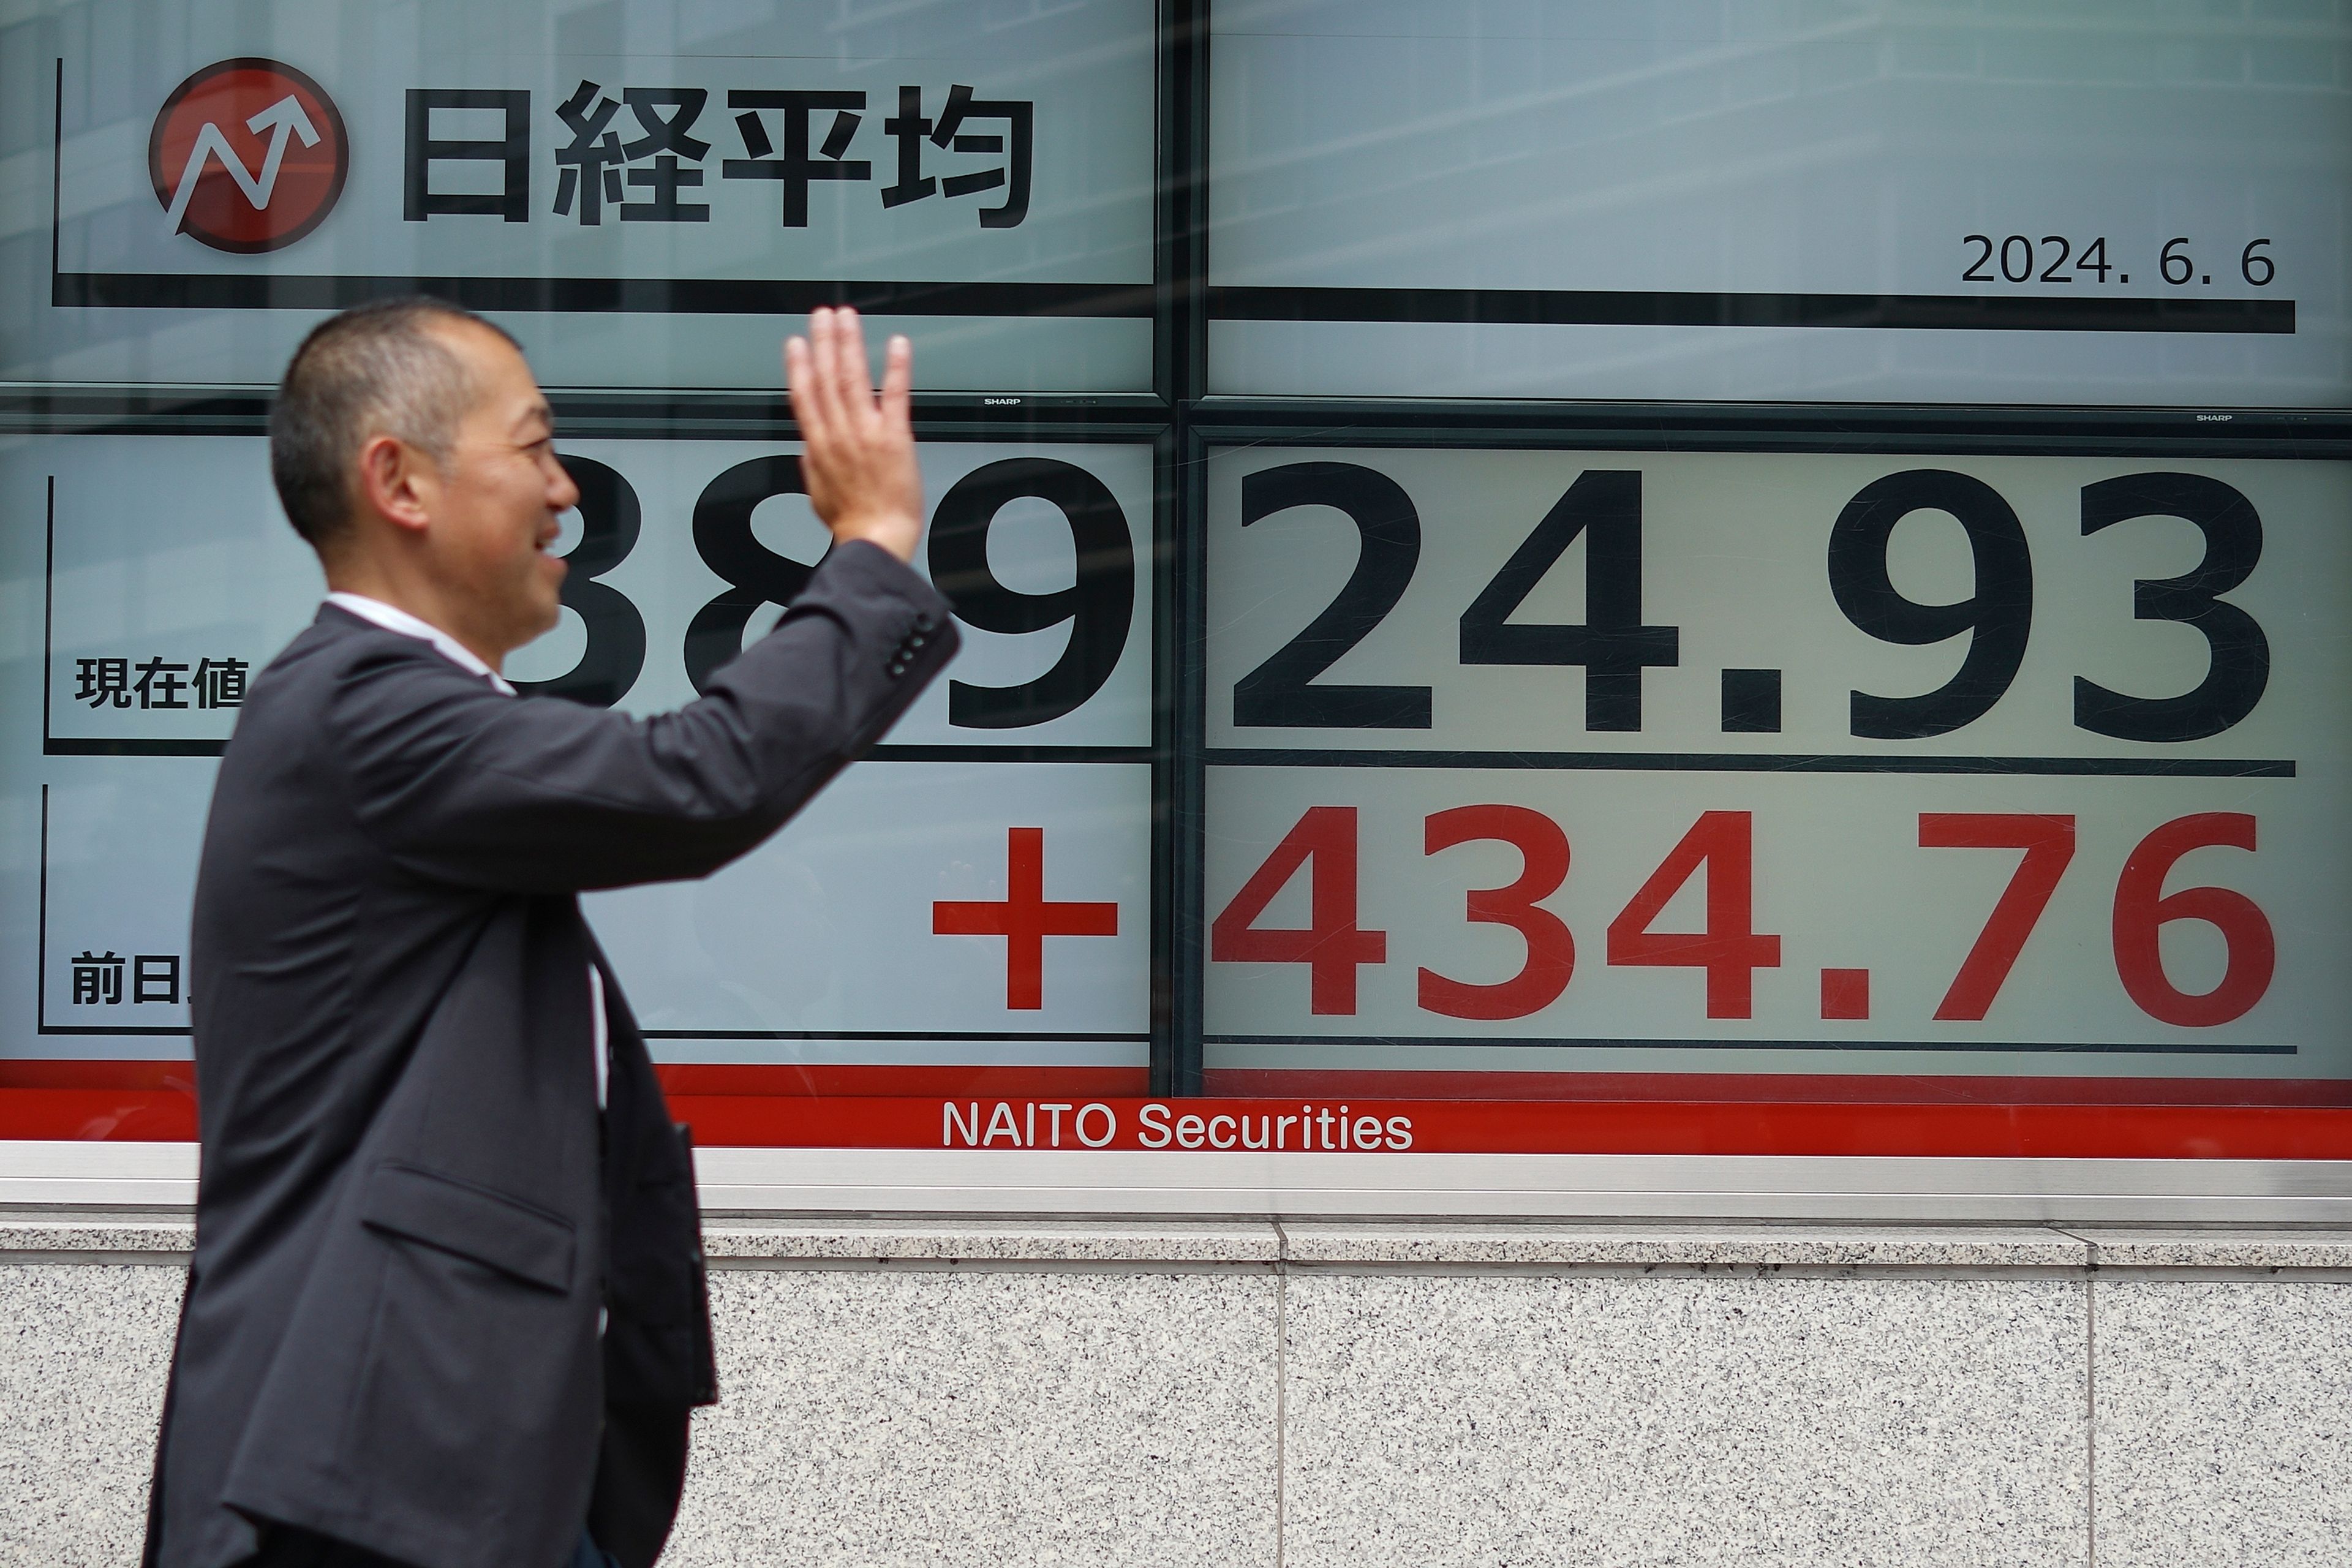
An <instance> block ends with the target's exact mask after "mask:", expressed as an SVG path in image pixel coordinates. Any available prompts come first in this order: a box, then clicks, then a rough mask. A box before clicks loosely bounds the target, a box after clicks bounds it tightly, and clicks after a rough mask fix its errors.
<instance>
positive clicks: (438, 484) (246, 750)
mask: <svg viewBox="0 0 2352 1568" xmlns="http://www.w3.org/2000/svg"><path fill="white" fill-rule="evenodd" d="M810 340H811V341H810V342H805V343H804V342H802V341H801V340H799V339H794V340H793V342H791V343H790V344H789V345H787V349H786V361H787V372H788V374H789V377H790V383H791V387H792V398H793V415H794V417H795V420H796V421H797V423H798V424H799V426H800V431H801V435H802V437H803V443H804V448H805V449H804V451H803V458H802V462H803V476H804V478H805V479H806V481H807V485H808V490H809V496H810V500H811V501H812V502H813V504H814V507H815V510H816V512H817V515H818V516H819V517H820V518H821V519H823V520H824V523H825V525H826V526H827V527H828V528H829V529H830V530H831V531H832V533H833V536H834V548H833V550H832V551H831V552H830V553H829V554H828V555H827V557H826V559H825V561H824V564H822V565H821V566H819V567H818V568H817V570H816V572H815V574H814V576H812V577H811V579H810V580H809V583H808V586H807V588H806V590H805V591H804V592H803V594H802V595H800V596H799V598H798V599H797V600H795V601H794V603H793V605H790V606H788V607H787V609H786V611H785V614H784V616H783V619H782V621H781V622H780V623H779V624H778V626H777V627H776V629H775V630H774V631H773V632H772V633H771V634H770V635H769V636H768V637H764V638H762V639H761V641H760V642H758V643H756V644H755V645H753V646H752V647H750V648H749V649H747V650H745V652H744V653H743V654H742V656H741V657H740V658H737V659H736V660H735V661H734V662H733V663H731V664H730V665H728V666H727V667H726V668H724V669H722V670H721V671H719V674H718V675H717V677H716V678H715V679H713V681H712V683H711V688H710V690H709V693H708V694H707V695H706V696H705V697H703V699H702V700H699V701H698V702H695V703H692V704H690V705H689V706H688V707H686V708H683V709H680V710H677V711H676V712H673V713H667V714H663V715H661V716H659V717H657V718H654V719H649V720H640V719H633V718H630V717H628V716H626V715H625V714H621V713H617V712H611V711H600V710H594V709H590V708H586V707H582V706H579V705H576V704H573V703H571V702H566V701H562V700H530V701H518V700H516V699H515V697H514V696H513V694H512V689H511V688H509V687H508V686H507V685H506V683H505V682H504V681H503V680H502V679H499V674H498V668H499V662H500V660H501V659H502V658H504V657H505V655H506V654H507V653H509V651H510V650H512V649H513V648H515V647H520V645H522V644H523V643H525V642H528V641H529V640H530V639H531V638H532V637H536V636H538V635H539V634H540V633H541V632H542V631H545V630H546V629H547V628H548V627H550V626H552V625H554V623H555V620H556V616H557V607H558V606H557V589H558V586H559V584H561V583H562V577H563V572H564V567H563V563H562V561H561V560H559V559H557V558H555V557H553V556H551V555H549V554H548V553H547V546H548V545H549V543H550V542H552V541H553V540H554V538H555V537H556V532H557V517H558V514H560V513H561V512H562V511H563V510H565V509H566V508H568V507H570V506H572V504H573V503H574V502H575V501H576V500H577V499H578V493H579V492H578V491H577V490H576V489H574V488H573V486H572V481H571V479H569V477H567V475H566V474H565V472H564V470H563V468H562V465H561V464H560V463H559V462H558V461H557V458H556V455H555V449H554V445H553V439H552V437H553V427H552V423H551V412H550V410H549V408H548V406H547V404H546V401H545V399H544V398H542V397H541V395H540V392H539V388H538V386H537V385H536V384H534V383H533V381H532V379H531V375H530V368H529V367H528V366H527V365H526V364H525V363H524V362H523V358H522V355H521V354H520V353H519V352H518V351H517V349H516V347H515V345H514V343H513V342H511V341H510V340H509V339H508V338H507V336H506V335H505V334H504V333H503V332H501V331H499V330H498V329H497V328H495V327H493V326H491V325H489V324H488V322H486V321H480V320H479V319H478V318H475V317H472V316H468V315H466V314H465V313H463V312H460V311H456V310H449V309H447V308H446V307H442V306H438V305H435V304H431V303H429V302H425V301H405V302H399V303H394V304H390V305H379V306H371V307H366V308H363V309H362V310H356V311H352V312H348V313H346V314H345V315H343V316H340V317H337V318H335V319H334V320H332V321H328V322H327V323H325V324H324V325H322V326H320V328H319V329H318V331H315V332H313V333H312V334H311V336H310V339H309V340H308V341H307V342H305V343H304V344H303V346H302V348H301V350H300V351H299V353H297V354H296V355H295V358H294V361H293V363H292V365H291V366H290V368H289V370H288V373H287V377H286V384H285V385H284V386H283V388H281V390H280V394H279V398H278V405H277V408H276V411H275V413H274V414H273V415H272V416H271V426H270V462H271V470H272V475H273V478H274V479H276V482H277V485H278V494H279V496H280V498H281V500H283V501H284V503H285V506H286V511H287V515H288V517H289V519H290V520H291V521H293V523H294V525H295V527H296V528H297V529H298V530H299V531H301V532H302V533H303V535H304V536H305V537H306V538H308V539H309V540H310V542H311V544H312V545H313V546H314V547H315V548H316V549H317V550H318V552H319V555H320V561H321V563H323V564H324V566H325V568H326V574H327V581H328V584H329V586H330V588H331V590H332V592H331V594H330V595H329V599H328V603H327V605H324V606H322V607H321V609H320V613H319V617H318V619H317V620H316V621H315V622H313V623H312V625H311V626H310V628H309V629H308V630H306V631H304V632H303V633H302V634H301V635H300V636H299V637H296V638H295V639H294V641H293V642H292V643H290V644H289V645H288V647H287V648H286V650H285V651H284V652H283V653H281V654H279V655H278V658H276V659H275V660H274V661H273V662H272V663H271V664H270V666H269V668H268V669H267V670H266V671H265V672H264V673H263V674H262V675H261V676H260V677H259V678H257V679H256V680H255V681H254V683H253V686H252V688H251V690H250V693H249V694H248V696H247V700H246V703H245V706H244V709H243V711H242V714H241V716H240V718H239V720H238V722H237V728H236V738H235V740H234V741H232V742H230V744H229V747H228V751H227V753H226V756H225V757H224V758H223V760H222V763H221V769H220V775H219V779H218V782H217V784H215V789H214V795H213V805H212V815H211V818H210V821H209V823H208V825H207V826H206V829H205V844H204V858H203V865H202V868H201V871H200V872H199V875H198V878H197V885H196V902H195V913H194V952H193V966H194V972H193V982H192V987H191V988H192V990H193V991H194V996H195V1057H196V1081H197V1090H198V1102H199V1106H200V1110H201V1117H202V1131H203V1164H202V1174H201V1179H200V1182H199V1184H198V1188H197V1204H196V1249H195V1261H194V1269H193V1273H192V1277H191V1283H190V1288H189V1293H188V1299H187V1304H186V1306H185V1308H184V1311H183V1315H182V1320H181V1328H180V1335H179V1342H178V1345H177V1348H176V1350H175V1352H174V1354H173V1371H172V1384H171V1390H170V1393H169V1394H168V1396H167V1398H166V1401H165V1405H164V1412H163V1433H162V1438H161V1442H160V1444H159V1449H158V1454H157V1460H156V1477H155V1487H154V1492H153V1497H152V1502H151V1505H150V1514H149V1525H148V1537H147V1554H146V1555H147V1562H148V1563H150V1564H152V1565H154V1568H226V1565H228V1564H231V1563H257V1564H263V1565H266V1568H293V1565H295V1564H302V1565H306V1568H313V1565H333V1568H346V1565H352V1568H356V1565H361V1564H368V1565H380V1564H383V1563H387V1562H389V1563H394V1564H406V1565H412V1568H564V1565H566V1564H571V1563H585V1564H596V1565H599V1568H601V1565H602V1564H604V1563H605V1562H606V1557H605V1554H606V1553H610V1554H611V1557H612V1559H614V1560H617V1562H619V1563H622V1564H624V1565H625V1568H644V1565H646V1564H648V1563H652V1562H653V1560H654V1559H655V1557H656V1555H658V1553H659V1552H660V1550H661V1543H662V1541H663V1539H664V1538H665V1536H666V1535H667V1532H668V1530H669V1526H670V1521H671V1520H672V1518H673V1517H674V1515H675V1512H676V1510H677V1498H678V1492H679V1489H680V1486H681V1483H682V1480H683V1477H684V1473H685V1465H686V1433H687V1413H688V1410H689V1408H691V1407H692V1406H694V1405H702V1404H708V1403H709V1402H710V1401H711V1400H712V1399H714V1398H715V1397H716V1386H715V1377H714V1373H713V1367H712V1361H711V1350H710V1331H709V1313H708V1309H707V1306H706V1303H705V1297H704V1289H703V1275H702V1254H701V1247H700V1235H699V1230H698V1218H697V1209H696V1205H695V1194H694V1181H693V1170H692V1166H691V1161H690V1155H689V1152H688V1147H687V1145H686V1142H685V1141H684V1139H683V1136H682V1134H681V1132H680V1131H679V1130H677V1129H676V1128H674V1127H673V1126H672V1125H671V1123H670V1121H669V1117H668V1114H667V1110H666V1108H665V1106H664V1104H663V1100H662V1091H661V1086H660V1085H659V1083H658V1082H656V1079H655V1077H654V1071H653V1068H652V1066H651V1063H650V1061H649V1060H648V1058H647V1057H646V1047H645V1043H644V1040H643V1039H642V1037H640V1036H639V1034H638V1032H637V1028H636V1026H635V1023H634V1022H632V1020H631V1018H630V1016H629V1009H628V1005H627V1004H626V1003H625V1001H624V1000H623V999H622V996H621V993H620V988H619V986H618V985H617V984H615V982H614V978H613V973H612V971H611V969H610V968H609V966H608V965H607V964H606V963H605V961H604V955H603V954H602V953H601V952H599V951H598V949H597V946H596V942H595V939H594V938H593V936H592V935H591V934H590V932H589V930H588V927H587V925H586V924H585V923H584V922H583V921H582V919H581V914H580V907H579V900H578V898H577V895H578V893H579V892H580V890H581V889H588V888H614V887H621V886H625V885H626V884H630V883H635V882H650V881H659V880H664V879H675V878H683V877H699V876H703V875H706V874H708V873H709V872H710V871H712V870H715V869H716V868H719V867H720V866H722V865H724V864H726V863H727V862H728V861H730V860H731V859H733V858H736V857H737V856H740V855H741V854H743V853H744V852H745V851H747V850H749V849H751V848H752V847H754V846H756V845H758V844H759V843H760V842H761V840H762V839H764V838H766V837H768V836H769V835H770V834H772V833H773V832H774V831H775V830H776V828H777V827H778V826H781V825H782V823H783V822H784V820H785V819H786V818H787V817H789V816H792V814H793V811H794V810H796V809H797V808H798V807H799V806H800V805H803V803H804V802H806V801H807V800H808V799H809V797H810V796H812V795H814V794H815V793H816V792H817V790H818V789H820V788H821V787H823V785H824V783H825V782H826V781H827V780H828V779H830V778H832V777H833V775H834V774H835V773H839V772H840V771H841V770H842V769H843V768H844V767H845V766H846V765H847V764H848V763H850V761H851V760H852V759H854V758H856V756H857V755H859V754H860V753H861V752H864V751H865V750H866V748H867V747H869V746H871V745H872V744H873V743H874V742H875V741H876V740H877V738H878V737H879V736H880V735H881V734H882V732H883V731H885V730H886V729H887V728H888V726H889V725H890V723H891V722H892V721H893V720H895V719H896V718H897V717H898V715H899V714H900V713H901V712H903V711H904V710H905V709H906V708H907V706H908V703H909V702H911V701H912V700H914V698H915V695H916V693H917V692H918V691H919V690H920V689H922V687H923V685H924V684H925V682H926V681H928V680H929V679H930V677H931V676H932V675H933V674H935V673H936V672H937V671H938V669H939V668H940V666H941V665H942V664H943V663H944V662H945V661H946V659H947V658H948V657H949V655H950V653H951V652H952V651H953V649H954V647H955V646H956V634H955V631H954V628H953V626H952V625H951V623H950V619H949V612H948V606H947V605H946V603H945V602H944V601H943V600H941V599H940V596H939V595H938V594H937V593H935V592H934V591H933V590H932V589H931V588H930V587H929V585H928V584H926V583H925V582H924V581H923V580H922V578H921V577H919V575H917V574H915V573H914V572H913V571H912V570H910V569H909V567H908V564H907V563H908V561H909V560H910V559H911V558H912V556H913V554H914V551H915V547H916V544H917V542H918V541H919V537H920V534H921V528H922V521H921V520H922V497H921V490H920V482H919V479H918V477H917V473H916V468H915V453H914V442H913V437H912V434H911V430H910V427H909V425H908V382H909V374H910V364H909V353H908V348H907V344H906V342H905V341H904V340H903V339H898V340H894V341H893V342H892V343H891V345H890V351H889V358H888V373H887V376H886V377H885V381H884V388H883V391H882V393H881V395H880V397H879V399H878V401H877V397H876V395H875V393H874V390H873V388H872V386H871V384H870V382H869V381H868V379H867V374H866V354H865V345H864V342H863V337H862V333H861V331H860V328H859V326H858V324H857V321H856V317H855V315H854V314H853V313H851V312H848V311H840V312H831V311H824V310H820V311H818V312H816V314H815V316H814V318H813V319H812V321H811V331H810Z"/></svg>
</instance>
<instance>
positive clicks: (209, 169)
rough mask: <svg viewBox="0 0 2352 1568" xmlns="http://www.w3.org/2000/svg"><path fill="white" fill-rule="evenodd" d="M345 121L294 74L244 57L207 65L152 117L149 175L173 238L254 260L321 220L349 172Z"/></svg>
mask: <svg viewBox="0 0 2352 1568" xmlns="http://www.w3.org/2000/svg"><path fill="white" fill-rule="evenodd" d="M351 162H352V156H351V142H350V139H349V138H348V137H347V136H346V135H345V134H344V131H343V117H342V115H341V112H340V111H338V110H336V108H335V104H334V100H332V99H331V98H329V97H328V96H327V94H326V91H325V89H322V88H320V86H319V84H318V83H317V82H315V81H312V80H311V79H310V78H309V77H307V76H305V75H303V74H302V73H301V72H300V71H299V70H296V69H295V68H293V67H291V66H289V65H285V64H282V63H281V62H279V61H277V60H268V59H258V58H240V59H233V60H222V61H220V62H219V63H218V64H216V65H209V66H206V67H205V68H204V69H202V70H200V71H198V72H196V74H195V75H194V76H192V77H190V78H189V79H187V80H185V81H184V82H182V83H181V84H180V85H179V87H178V88H177V89H174V90H173V93H172V96H171V97H170V98H168V99H166V100H163V110H161V111H160V112H159V113H158V114H157V115H156V116H155V128H154V131H153V132H152V133H151V134H150V136H149V138H148V142H147V168H148V174H149V176H150V178H152V181H153V182H154V186H155V199H156V200H157V201H159V202H161V203H162V204H163V212H164V216H165V217H166V219H167V220H168V221H169V223H170V225H171V227H172V232H173V233H174V234H184V235H186V236H187V237H189V238H191V239H194V240H195V241H197V242H198V243H200V244H203V245H208V246H210V247H212V248H214V249H215V250H226V251H231V252H235V253H236V254H238V255H252V254H255V253H257V252H260V251H265V250H277V249H279V248H280V247H285V246H289V245H291V244H293V243H294V242H295V241H296V240H298V239H299V238H301V237H303V236H304V235H306V234H309V233H310V231H311V230H312V229H314V228H316V227H318V226H319V225H320V223H321V222H323V221H324V220H325V218H326V216H327V215H328V213H330V212H331V211H333V210H334V205H335V201H336V198H337V197H339V196H341V195H342V193H343V181H344V178H345V176H347V175H348V174H350V172H351Z"/></svg>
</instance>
